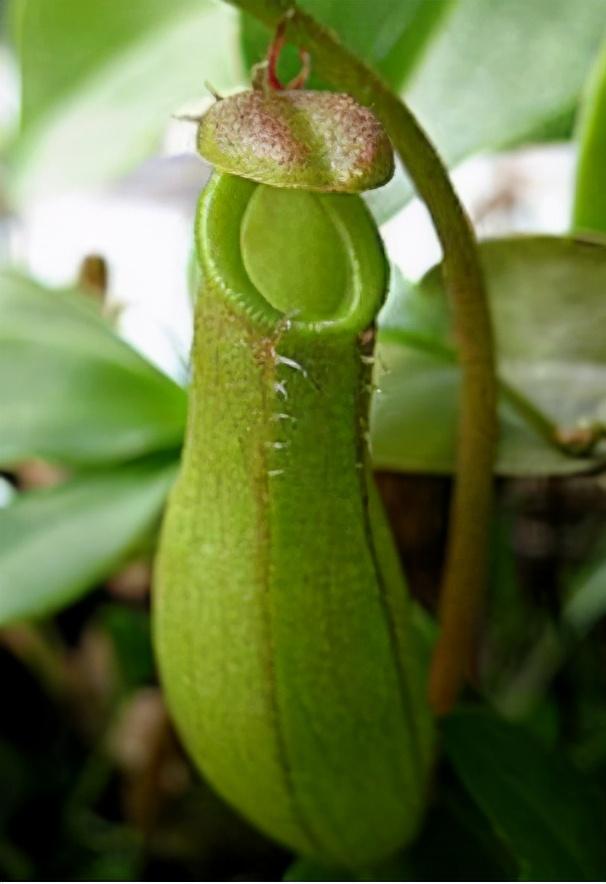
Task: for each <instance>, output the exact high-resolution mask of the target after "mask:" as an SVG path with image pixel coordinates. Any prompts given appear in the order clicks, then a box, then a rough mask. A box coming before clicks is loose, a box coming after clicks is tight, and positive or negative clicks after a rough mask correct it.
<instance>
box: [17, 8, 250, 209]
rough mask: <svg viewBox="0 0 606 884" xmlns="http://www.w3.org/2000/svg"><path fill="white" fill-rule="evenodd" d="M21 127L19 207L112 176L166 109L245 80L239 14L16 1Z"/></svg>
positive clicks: (138, 155) (144, 146) (146, 141)
mask: <svg viewBox="0 0 606 884" xmlns="http://www.w3.org/2000/svg"><path fill="white" fill-rule="evenodd" d="M20 2H21V5H22V9H21V10H20V15H19V23H20V27H19V31H20V34H19V43H20V60H21V72H22V80H23V92H24V116H23V124H24V125H23V131H22V133H21V136H20V137H19V139H18V140H17V142H16V144H15V145H14V150H13V153H12V160H13V174H12V182H11V184H12V190H13V193H12V196H13V199H14V200H15V201H16V202H17V203H22V202H24V201H28V200H31V199H34V198H37V197H41V196H45V195H48V194H51V193H57V192H61V191H65V190H73V189H76V188H78V187H92V186H94V185H97V184H99V183H102V182H104V181H107V180H109V179H112V178H114V177H115V176H117V175H119V174H121V173H123V172H124V171H126V170H127V169H129V168H131V167H132V166H133V165H135V164H136V163H137V162H139V161H140V160H141V159H142V158H144V157H145V156H147V155H148V154H149V153H150V152H151V151H152V149H154V147H155V146H156V145H157V144H158V141H159V138H160V136H161V134H162V132H163V131H164V130H165V129H166V126H167V124H168V122H169V120H170V116H171V114H172V113H174V112H175V111H177V110H178V109H179V107H180V106H181V105H182V104H183V103H184V102H185V101H188V100H192V99H193V100H196V99H200V98H204V97H205V96H206V95H207V94H208V90H206V89H205V86H204V83H205V80H209V81H210V82H211V83H212V84H213V86H214V88H216V89H219V90H225V89H230V88H233V87H234V86H236V85H238V84H239V83H240V82H241V81H242V70H241V65H240V59H239V56H238V53H237V51H236V49H235V45H236V39H237V38H236V29H237V21H238V19H237V15H236V14H235V12H234V11H233V10H231V9H230V8H229V7H228V6H227V5H226V4H223V3H218V2H217V0H172V2H171V3H165V2H164V3H163V2H162V0H131V2H129V3H124V2H122V0H104V2H102V3H96V4H93V5H92V6H91V4H87V3H81V2H80V0H53V2H52V3H48V2H46V0H20Z"/></svg>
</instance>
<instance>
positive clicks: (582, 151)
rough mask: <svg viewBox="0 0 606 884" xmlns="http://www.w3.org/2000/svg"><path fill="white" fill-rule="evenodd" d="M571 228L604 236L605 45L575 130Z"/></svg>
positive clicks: (605, 182)
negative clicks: (577, 149)
mask: <svg viewBox="0 0 606 884" xmlns="http://www.w3.org/2000/svg"><path fill="white" fill-rule="evenodd" d="M577 140H578V144H579V159H578V166H577V179H576V188H575V200H574V212H573V225H574V227H575V229H576V230H581V231H596V232H598V233H606V163H605V162H604V157H605V156H606V42H605V43H604V45H603V47H602V51H601V52H600V55H599V57H598V61H597V64H596V65H595V68H594V70H593V73H592V76H591V78H590V82H589V86H588V89H587V97H586V99H585V102H584V104H583V108H582V114H581V119H580V124H579V131H578V139H577Z"/></svg>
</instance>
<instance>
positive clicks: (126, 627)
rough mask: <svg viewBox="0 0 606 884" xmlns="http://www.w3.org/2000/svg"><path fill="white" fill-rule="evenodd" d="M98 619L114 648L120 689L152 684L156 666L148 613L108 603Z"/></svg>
mask: <svg viewBox="0 0 606 884" xmlns="http://www.w3.org/2000/svg"><path fill="white" fill-rule="evenodd" d="M99 616H100V621H101V623H102V625H103V626H104V628H105V630H106V631H107V633H108V634H109V635H110V637H111V639H112V643H113V645H114V649H115V652H116V658H117V660H118V664H119V669H120V676H121V681H122V689H123V690H124V691H131V690H132V689H133V688H138V687H141V686H142V685H145V684H150V683H152V682H153V678H154V673H155V664H154V655H153V651H152V644H151V630H150V617H149V614H148V612H147V611H141V610H138V609H136V608H128V607H126V606H125V605H116V604H111V605H105V606H104V607H103V609H102V610H101V612H100V615H99Z"/></svg>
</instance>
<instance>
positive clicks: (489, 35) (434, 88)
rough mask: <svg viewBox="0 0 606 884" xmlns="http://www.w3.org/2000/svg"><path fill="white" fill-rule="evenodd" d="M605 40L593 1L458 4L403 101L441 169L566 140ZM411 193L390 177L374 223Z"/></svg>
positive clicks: (377, 196) (601, 8)
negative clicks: (477, 156) (433, 147)
mask: <svg viewBox="0 0 606 884" xmlns="http://www.w3.org/2000/svg"><path fill="white" fill-rule="evenodd" d="M605 34H606V5H605V4H604V2H603V0H583V2H582V3H581V4H578V3H571V2H570V0H532V2H531V3H530V2H528V0H459V3H458V4H457V5H456V6H455V7H454V10H453V13H452V15H450V16H448V18H447V19H445V21H444V26H443V27H442V28H441V29H440V30H439V31H438V32H437V35H436V38H435V39H434V41H433V42H432V44H431V45H430V47H429V49H428V51H427V52H426V53H425V56H424V58H423V61H422V64H421V65H420V66H419V68H418V70H417V72H416V75H415V76H414V78H413V80H412V82H411V83H410V86H409V88H407V89H406V90H405V96H406V99H407V101H409V102H410V105H411V107H412V109H413V110H414V112H415V113H416V114H417V116H418V118H419V120H420V122H421V124H422V125H423V126H424V127H425V128H426V130H427V132H428V133H429V135H430V137H431V139H432V140H433V142H434V144H435V145H436V147H437V149H438V151H439V153H440V155H441V156H442V157H443V158H444V160H445V161H446V162H447V163H448V165H449V166H453V165H456V164H457V163H459V162H461V161H462V160H464V159H466V158H467V157H470V156H473V155H475V154H477V153H479V152H480V151H486V150H497V149H501V148H505V147H511V146H513V145H516V144H523V143H525V142H529V141H537V140H544V139H545V138H561V137H566V136H567V135H568V134H569V132H570V129H571V126H572V121H573V115H574V111H575V109H576V107H577V103H578V100H579V97H580V95H581V93H582V90H583V87H584V83H585V79H586V77H587V74H588V72H589V70H590V68H591V65H592V63H593V59H594V57H595V54H596V52H597V50H598V48H599V46H600V41H601V39H602V38H603V36H604V35H605ZM529 47H532V51H529ZM411 195H412V190H411V187H410V184H409V183H408V180H407V179H406V178H405V176H404V175H402V174H401V173H400V174H399V175H398V176H397V177H396V179H395V180H394V181H393V182H392V183H391V184H389V185H387V188H386V189H385V190H384V191H381V190H379V191H376V192H375V193H372V194H369V195H368V201H369V203H370V205H371V208H372V210H373V212H374V214H375V216H376V217H377V218H378V219H379V220H380V221H383V220H386V219H387V218H388V217H390V215H392V214H394V213H395V212H396V211H397V210H398V209H399V208H400V207H401V206H402V205H403V204H404V203H405V202H406V201H407V200H408V199H410V196H411Z"/></svg>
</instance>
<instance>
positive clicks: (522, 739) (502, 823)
mask: <svg viewBox="0 0 606 884" xmlns="http://www.w3.org/2000/svg"><path fill="white" fill-rule="evenodd" d="M443 732H444V746H445V750H446V754H447V755H448V757H449V758H450V760H451V762H452V764H453V765H454V768H455V770H456V772H457V774H458V776H459V777H460V779H461V780H462V782H463V783H464V785H465V787H466V788H467V790H468V791H469V793H470V795H471V796H472V797H473V799H474V800H475V801H476V803H477V804H478V806H479V807H480V808H481V809H482V810H483V812H484V813H485V814H486V816H487V817H488V818H489V819H490V821H491V823H492V825H493V827H494V829H495V832H496V833H497V834H498V835H499V836H500V837H501V838H502V840H503V841H504V842H505V843H506V844H507V845H508V846H509V848H510V849H511V852H512V854H513V855H514V856H515V858H516V859H517V862H518V863H519V866H520V870H521V873H522V878H523V879H524V880H527V881H596V880H598V881H599V880H603V877H604V874H605V873H606V853H605V844H606V842H605V841H604V833H603V827H602V820H603V811H604V808H603V807H602V806H601V805H602V802H601V801H600V799H599V796H598V795H597V794H596V793H594V791H593V789H592V788H591V785H590V784H589V783H588V781H587V780H586V779H585V778H584V777H583V776H582V775H581V774H580V772H578V771H577V770H576V769H575V768H574V767H573V766H572V765H571V764H570V763H569V762H568V761H567V759H566V758H565V756H564V755H563V753H562V752H561V751H558V752H555V751H552V750H550V749H547V748H546V747H545V746H543V745H542V744H541V743H539V742H538V741H537V740H535V738H534V737H532V736H531V735H530V734H529V733H528V732H526V731H525V730H524V728H521V727H516V726H514V725H511V724H508V723H506V722H504V721H501V720H499V719H498V718H496V717H495V716H493V715H491V714H489V713H487V712H483V711H480V710H471V709H470V710H464V711H463V710H462V711H460V712H457V713H455V714H454V715H452V716H451V717H449V718H448V719H446V721H445V722H444V727H443Z"/></svg>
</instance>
